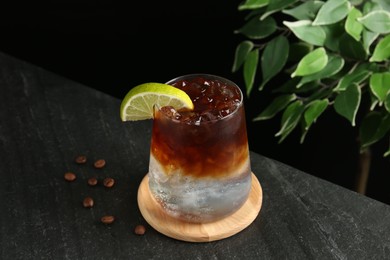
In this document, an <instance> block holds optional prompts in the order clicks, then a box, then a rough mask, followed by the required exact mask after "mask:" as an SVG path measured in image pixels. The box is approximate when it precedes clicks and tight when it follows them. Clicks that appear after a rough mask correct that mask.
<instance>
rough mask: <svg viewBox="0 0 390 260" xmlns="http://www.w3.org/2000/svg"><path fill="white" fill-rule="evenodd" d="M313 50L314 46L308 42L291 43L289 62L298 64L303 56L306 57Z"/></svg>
mask: <svg viewBox="0 0 390 260" xmlns="http://www.w3.org/2000/svg"><path fill="white" fill-rule="evenodd" d="M312 50H313V45H311V44H309V43H306V42H301V41H299V42H293V43H290V48H289V53H288V59H287V61H293V62H298V61H300V60H301V59H302V58H303V56H305V55H306V54H308V53H309V52H311V51H312Z"/></svg>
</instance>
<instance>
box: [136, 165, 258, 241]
mask: <svg viewBox="0 0 390 260" xmlns="http://www.w3.org/2000/svg"><path fill="white" fill-rule="evenodd" d="M262 201H263V192H262V188H261V185H260V183H259V181H258V179H257V178H256V176H255V175H254V174H253V173H252V188H251V192H250V194H249V197H248V199H247V201H246V202H245V203H244V205H243V206H242V207H241V208H240V209H239V210H238V211H236V212H235V213H233V214H232V215H230V216H228V217H226V218H224V219H221V220H218V221H215V222H210V223H188V222H184V221H181V220H178V219H176V218H174V217H171V216H170V215H168V214H167V213H166V212H165V211H164V210H163V208H162V207H161V206H160V204H159V203H158V202H156V200H155V199H154V198H153V196H152V195H151V193H150V190H149V177H148V175H146V176H145V177H144V179H143V180H142V182H141V184H140V186H139V189H138V206H139V209H140V211H141V214H142V216H143V217H144V218H145V220H146V221H147V222H148V223H149V224H150V225H151V226H152V227H153V228H154V229H156V230H157V231H159V232H160V233H162V234H164V235H166V236H168V237H171V238H174V239H178V240H183V241H187V242H210V241H215V240H221V239H224V238H227V237H230V236H233V235H235V234H237V233H238V232H240V231H242V230H244V229H245V228H246V227H248V226H249V225H250V224H251V223H252V222H253V221H254V220H255V219H256V217H257V216H258V214H259V212H260V209H261V205H262Z"/></svg>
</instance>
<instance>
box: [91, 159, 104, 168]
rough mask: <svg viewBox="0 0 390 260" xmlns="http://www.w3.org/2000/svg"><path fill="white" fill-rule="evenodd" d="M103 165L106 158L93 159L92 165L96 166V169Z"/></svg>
mask: <svg viewBox="0 0 390 260" xmlns="http://www.w3.org/2000/svg"><path fill="white" fill-rule="evenodd" d="M105 165H106V160H104V159H99V160H97V161H95V163H94V164H93V166H95V168H97V169H101V168H103V167H104V166H105Z"/></svg>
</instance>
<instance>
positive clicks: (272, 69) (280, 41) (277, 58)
mask: <svg viewBox="0 0 390 260" xmlns="http://www.w3.org/2000/svg"><path fill="white" fill-rule="evenodd" d="M288 52H289V45H288V40H287V38H286V37H285V36H283V35H280V36H278V37H276V38H274V39H272V41H270V42H269V43H268V44H267V46H266V47H265V49H264V51H263V55H262V57H261V71H262V76H263V81H262V83H261V85H260V87H259V90H262V89H263V87H264V86H265V84H266V83H267V82H268V81H269V80H270V79H272V78H273V77H274V76H275V75H277V74H278V73H279V72H280V71H281V70H282V68H283V67H284V65H285V64H286V61H287V58H288Z"/></svg>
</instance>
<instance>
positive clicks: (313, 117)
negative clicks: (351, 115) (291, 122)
mask: <svg viewBox="0 0 390 260" xmlns="http://www.w3.org/2000/svg"><path fill="white" fill-rule="evenodd" d="M328 105H329V100H328V99H322V100H314V101H313V102H311V103H309V104H308V105H307V106H306V111H305V113H304V120H303V129H302V130H303V132H302V135H301V140H300V143H303V142H304V140H305V137H306V134H307V132H308V131H309V128H310V126H311V125H312V124H313V123H315V122H316V121H317V118H318V117H319V116H320V115H321V114H322V113H323V112H324V111H325V110H326V108H327V107H328Z"/></svg>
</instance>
